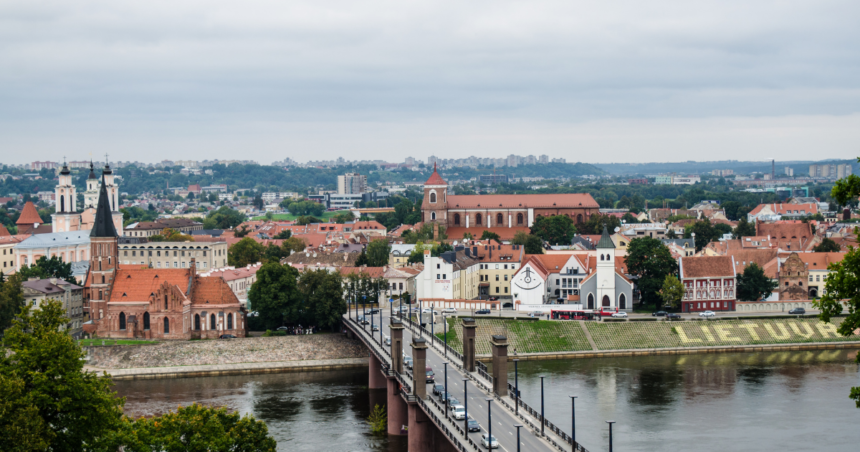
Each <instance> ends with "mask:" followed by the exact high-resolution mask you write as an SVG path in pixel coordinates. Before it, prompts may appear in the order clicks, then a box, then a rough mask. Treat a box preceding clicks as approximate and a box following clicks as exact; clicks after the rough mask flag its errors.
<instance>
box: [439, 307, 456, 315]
mask: <svg viewBox="0 0 860 452" xmlns="http://www.w3.org/2000/svg"><path fill="white" fill-rule="evenodd" d="M442 312H444V313H446V314H456V313H457V308H445V309H443V310H442Z"/></svg>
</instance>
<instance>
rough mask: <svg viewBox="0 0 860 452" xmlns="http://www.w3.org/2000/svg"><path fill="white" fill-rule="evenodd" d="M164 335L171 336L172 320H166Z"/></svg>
mask: <svg viewBox="0 0 860 452" xmlns="http://www.w3.org/2000/svg"><path fill="white" fill-rule="evenodd" d="M164 334H170V319H168V318H167V317H165V318H164Z"/></svg>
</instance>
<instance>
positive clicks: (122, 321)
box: [119, 312, 125, 330]
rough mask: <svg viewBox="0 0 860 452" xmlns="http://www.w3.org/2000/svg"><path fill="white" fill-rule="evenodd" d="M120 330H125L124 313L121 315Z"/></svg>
mask: <svg viewBox="0 0 860 452" xmlns="http://www.w3.org/2000/svg"><path fill="white" fill-rule="evenodd" d="M119 329H121V330H124V329H125V313H124V312H120V313H119Z"/></svg>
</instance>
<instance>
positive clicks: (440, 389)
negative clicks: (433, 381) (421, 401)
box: [433, 385, 445, 395]
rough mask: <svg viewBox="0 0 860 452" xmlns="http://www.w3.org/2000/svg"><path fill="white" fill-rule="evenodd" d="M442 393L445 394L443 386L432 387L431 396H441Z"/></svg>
mask: <svg viewBox="0 0 860 452" xmlns="http://www.w3.org/2000/svg"><path fill="white" fill-rule="evenodd" d="M443 392H445V386H444V385H434V386H433V394H436V395H439V394H442V393H443Z"/></svg>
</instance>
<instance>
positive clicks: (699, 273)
mask: <svg viewBox="0 0 860 452" xmlns="http://www.w3.org/2000/svg"><path fill="white" fill-rule="evenodd" d="M678 268H679V274H680V279H681V283H682V284H684V287H685V289H686V292H685V294H684V298H683V300H681V310H682V311H683V312H701V311H734V309H735V303H736V301H737V293H736V285H737V272H736V271H735V264H734V261H733V260H732V258H731V257H730V256H687V257H682V258H681V259H679V260H678Z"/></svg>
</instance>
